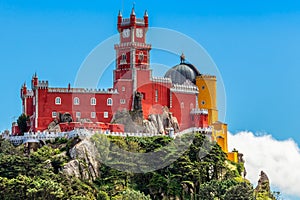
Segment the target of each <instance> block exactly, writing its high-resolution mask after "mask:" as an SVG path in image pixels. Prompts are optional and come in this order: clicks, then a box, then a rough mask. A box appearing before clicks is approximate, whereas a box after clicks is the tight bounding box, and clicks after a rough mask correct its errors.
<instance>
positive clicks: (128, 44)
mask: <svg viewBox="0 0 300 200" xmlns="http://www.w3.org/2000/svg"><path fill="white" fill-rule="evenodd" d="M127 47H133V48H138V47H139V48H141V47H142V48H146V49H151V47H152V46H151V44H145V43H142V42H124V43H121V44H115V49H120V48H127Z"/></svg>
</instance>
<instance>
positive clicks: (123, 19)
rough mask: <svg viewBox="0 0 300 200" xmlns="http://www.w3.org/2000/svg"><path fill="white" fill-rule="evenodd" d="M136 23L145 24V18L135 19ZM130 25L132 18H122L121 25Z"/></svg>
mask: <svg viewBox="0 0 300 200" xmlns="http://www.w3.org/2000/svg"><path fill="white" fill-rule="evenodd" d="M135 23H136V24H137V25H141V26H145V20H144V19H135ZM128 25H130V18H122V22H121V26H128Z"/></svg>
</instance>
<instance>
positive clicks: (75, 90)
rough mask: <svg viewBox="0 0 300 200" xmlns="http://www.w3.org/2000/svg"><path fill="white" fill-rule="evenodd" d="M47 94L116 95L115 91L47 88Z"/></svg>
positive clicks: (116, 91)
mask: <svg viewBox="0 0 300 200" xmlns="http://www.w3.org/2000/svg"><path fill="white" fill-rule="evenodd" d="M48 92H49V93H87V94H88V93H89V94H118V90H117V89H88V88H48Z"/></svg>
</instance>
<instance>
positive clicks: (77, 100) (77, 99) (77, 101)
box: [74, 97, 80, 105]
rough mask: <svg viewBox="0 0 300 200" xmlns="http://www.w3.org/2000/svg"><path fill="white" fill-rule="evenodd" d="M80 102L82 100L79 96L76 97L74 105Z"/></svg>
mask: <svg viewBox="0 0 300 200" xmlns="http://www.w3.org/2000/svg"><path fill="white" fill-rule="evenodd" d="M79 104H80V100H79V98H78V97H75V98H74V105H79Z"/></svg>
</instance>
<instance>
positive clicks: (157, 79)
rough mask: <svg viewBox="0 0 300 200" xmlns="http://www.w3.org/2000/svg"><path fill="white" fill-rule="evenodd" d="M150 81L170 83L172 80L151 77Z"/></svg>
mask: <svg viewBox="0 0 300 200" xmlns="http://www.w3.org/2000/svg"><path fill="white" fill-rule="evenodd" d="M151 80H152V81H153V82H160V83H172V80H171V79H170V78H164V77H152V79H151Z"/></svg>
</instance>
